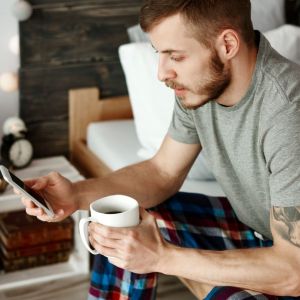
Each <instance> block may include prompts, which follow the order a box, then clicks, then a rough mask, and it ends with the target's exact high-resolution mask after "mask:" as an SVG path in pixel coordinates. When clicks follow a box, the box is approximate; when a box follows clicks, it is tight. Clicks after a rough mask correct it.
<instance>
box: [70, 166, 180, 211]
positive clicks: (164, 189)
mask: <svg viewBox="0 0 300 300" xmlns="http://www.w3.org/2000/svg"><path fill="white" fill-rule="evenodd" d="M181 183H182V181H180V180H179V179H178V178H175V177H174V178H173V177H170V176H168V175H167V174H162V173H161V172H160V171H159V169H158V168H157V167H156V166H155V164H153V163H152V162H151V160H148V161H144V162H141V163H138V164H135V165H132V166H129V167H126V168H123V169H120V170H118V171H116V172H113V173H111V174H109V175H107V176H105V177H102V178H95V179H88V180H84V181H81V182H78V183H75V184H74V193H75V194H76V197H77V199H78V203H79V206H80V209H88V207H89V204H90V203H91V202H92V201H94V200H96V199H99V198H102V197H105V196H108V195H112V194H124V195H128V196H131V197H133V198H135V199H136V200H137V201H138V202H139V204H140V206H142V207H144V208H149V207H153V206H155V205H158V204H159V203H161V202H163V201H164V200H166V199H167V198H168V197H169V196H171V195H172V194H174V193H176V192H177V191H178V189H179V188H180V186H181Z"/></svg>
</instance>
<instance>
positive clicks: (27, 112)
mask: <svg viewBox="0 0 300 300" xmlns="http://www.w3.org/2000/svg"><path fill="white" fill-rule="evenodd" d="M30 2H31V4H32V5H33V8H34V11H33V15H32V17H31V18H30V19H29V20H28V21H26V22H21V23H20V46H21V69H20V116H21V117H22V118H23V119H24V121H25V123H26V124H27V126H28V129H29V138H30V139H31V141H32V142H33V145H34V149H35V157H42V156H50V155H59V154H64V155H67V154H68V90H69V89H71V88H80V87H89V86H97V87H99V88H100V89H101V92H102V96H103V97H108V96H117V95H123V94H126V93H127V89H126V84H125V79H124V75H123V72H122V69H121V66H120V62H119V58H118V47H119V46H120V45H121V44H124V43H127V42H128V37H127V27H129V26H132V25H135V24H137V23H138V14H139V9H140V5H141V2H142V1H141V0H106V1H105V0H98V1H88V0H64V1H62V0H32V1H30Z"/></svg>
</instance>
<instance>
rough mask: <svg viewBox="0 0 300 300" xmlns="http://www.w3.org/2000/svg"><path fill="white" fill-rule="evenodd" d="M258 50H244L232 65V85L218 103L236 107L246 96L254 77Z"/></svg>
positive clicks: (254, 48)
mask: <svg viewBox="0 0 300 300" xmlns="http://www.w3.org/2000/svg"><path fill="white" fill-rule="evenodd" d="M257 52H258V49H257V48H256V47H253V48H251V49H248V48H246V46H245V47H244V48H243V49H242V51H241V52H240V54H239V56H238V57H236V58H235V59H234V60H233V61H232V63H231V72H232V73H231V74H232V78H231V84H230V85H229V87H228V88H227V89H226V90H225V92H224V93H223V94H222V95H221V96H220V97H219V98H218V100H217V103H219V104H220V105H223V106H229V107H230V106H234V105H236V104H237V103H239V102H240V101H241V100H242V98H243V97H244V96H245V95H246V93H247V91H248V89H249V87H250V85H251V82H252V78H253V75H254V71H255V66H256V60H257Z"/></svg>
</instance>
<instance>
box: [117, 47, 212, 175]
mask: <svg viewBox="0 0 300 300" xmlns="http://www.w3.org/2000/svg"><path fill="white" fill-rule="evenodd" d="M119 56H120V60H121V65H122V67H123V70H124V73H125V77H126V83H127V88H128V93H129V97H130V102H131V105H132V110H133V115H134V121H135V127H136V132H137V136H138V139H139V141H140V143H141V145H142V148H141V149H140V150H139V151H138V155H139V156H140V157H141V158H143V159H147V158H150V157H152V156H153V155H154V154H155V153H156V152H157V150H158V149H159V147H160V145H161V143H162V141H163V138H164V137H165V135H166V133H167V131H168V128H169V125H170V122H171V118H172V113H173V108H174V102H175V98H174V97H175V96H174V92H173V91H172V90H171V89H169V88H167V87H166V86H165V85H164V84H163V83H161V82H160V81H159V80H158V78H157V70H158V55H157V54H155V51H154V49H153V48H152V47H151V45H150V43H131V44H126V45H122V46H121V47H120V48H119ZM202 156H203V155H202V154H200V155H199V157H198V158H197V160H196V161H195V163H194V166H193V168H192V169H191V171H190V173H189V176H188V177H189V178H193V179H198V180H212V179H214V177H213V175H212V173H211V172H210V171H209V169H208V168H207V166H206V163H205V161H204V158H203V157H202Z"/></svg>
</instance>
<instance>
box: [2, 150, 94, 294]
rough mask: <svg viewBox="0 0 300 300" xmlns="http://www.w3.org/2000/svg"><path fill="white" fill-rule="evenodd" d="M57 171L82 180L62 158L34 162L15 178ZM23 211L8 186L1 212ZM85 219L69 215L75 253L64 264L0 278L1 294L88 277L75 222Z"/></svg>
mask: <svg viewBox="0 0 300 300" xmlns="http://www.w3.org/2000/svg"><path fill="white" fill-rule="evenodd" d="M51 171H57V172H59V173H61V174H62V175H63V176H65V177H67V178H68V179H70V180H71V181H72V182H75V181H79V180H82V179H84V178H83V177H82V176H81V175H80V174H79V172H78V171H77V170H76V169H75V168H74V166H72V165H71V163H70V162H69V161H68V160H67V159H66V158H65V157H63V156H56V157H49V158H44V159H36V160H33V161H32V163H31V164H30V166H28V167H27V168H24V169H20V170H16V171H15V174H16V175H17V176H18V177H20V178H21V179H26V178H34V177H39V176H43V175H46V174H48V173H49V172H51ZM22 208H24V206H23V205H22V203H21V201H20V198H19V196H17V195H15V194H14V193H13V190H12V188H11V187H10V186H8V187H7V189H6V191H5V192H4V193H3V194H0V211H1V212H5V211H12V210H19V209H22ZM87 215H88V212H87V211H77V212H76V213H75V214H73V215H72V217H73V219H74V221H75V226H74V249H73V252H72V254H71V256H70V258H69V260H68V261H67V262H65V263H58V264H53V265H47V266H42V267H36V268H32V269H26V270H20V271H16V272H11V273H10V272H9V273H4V274H0V290H5V289H16V288H19V287H24V286H29V285H36V284H41V283H46V282H50V281H53V280H60V279H65V278H72V277H74V278H75V277H76V278H78V277H79V278H80V276H82V277H85V278H86V277H87V276H88V274H89V254H88V252H87V251H86V250H85V248H84V246H83V245H82V243H81V240H80V236H79V232H78V222H79V220H80V219H81V218H83V217H86V216H87Z"/></svg>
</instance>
